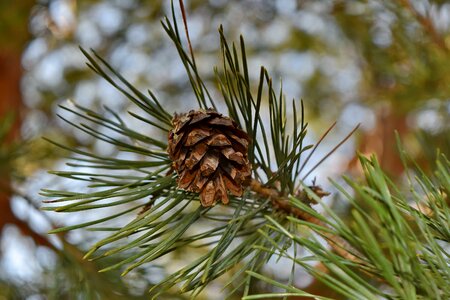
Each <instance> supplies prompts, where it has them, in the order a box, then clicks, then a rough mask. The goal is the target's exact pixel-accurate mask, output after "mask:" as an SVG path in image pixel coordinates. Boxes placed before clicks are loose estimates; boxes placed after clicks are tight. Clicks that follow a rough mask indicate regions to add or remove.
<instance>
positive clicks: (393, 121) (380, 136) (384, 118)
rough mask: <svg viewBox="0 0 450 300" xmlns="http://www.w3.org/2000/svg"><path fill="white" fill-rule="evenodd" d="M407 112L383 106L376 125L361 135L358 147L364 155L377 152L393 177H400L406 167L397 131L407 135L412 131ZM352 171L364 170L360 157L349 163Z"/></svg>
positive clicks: (379, 111) (378, 157)
mask: <svg viewBox="0 0 450 300" xmlns="http://www.w3.org/2000/svg"><path fill="white" fill-rule="evenodd" d="M406 118H407V115H406V114H405V113H400V114H398V113H396V112H395V110H394V108H392V107H391V106H387V105H386V106H383V107H381V108H380V109H378V111H377V112H376V125H375V127H374V128H373V129H372V130H370V131H368V132H365V133H363V134H362V136H360V138H359V141H358V145H357V149H358V151H360V152H361V153H362V154H363V155H366V156H369V155H372V154H375V155H376V157H377V159H378V161H379V162H380V165H381V167H382V169H383V170H384V171H386V173H387V174H389V175H391V177H392V178H394V179H395V178H398V177H399V176H400V175H401V174H402V173H403V171H404V167H403V164H402V161H401V159H400V156H399V154H398V149H397V141H396V137H395V132H396V131H397V132H398V134H399V135H400V136H406V135H407V134H408V132H409V131H410V128H409V127H408V125H407V121H406ZM348 169H349V171H350V172H352V173H354V174H358V175H360V174H361V172H362V170H361V167H360V164H359V160H358V157H356V156H355V157H354V158H353V159H352V160H351V161H350V162H349V165H348Z"/></svg>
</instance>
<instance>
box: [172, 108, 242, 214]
mask: <svg viewBox="0 0 450 300" xmlns="http://www.w3.org/2000/svg"><path fill="white" fill-rule="evenodd" d="M172 124H173V130H171V132H170V133H169V146H168V149H167V151H168V153H169V157H170V158H171V159H172V161H173V164H172V166H173V168H174V169H175V171H176V172H177V174H178V176H179V177H178V187H179V188H181V189H185V190H187V191H190V192H195V193H199V194H200V201H201V203H202V205H203V206H212V205H214V204H215V203H216V202H218V201H221V202H222V203H224V204H227V203H228V202H229V198H228V192H229V193H231V194H232V195H234V196H236V197H239V196H242V193H243V184H245V183H246V181H248V179H249V178H250V175H251V166H250V163H249V161H248V158H247V153H248V145H249V140H250V139H249V137H248V135H247V134H246V133H245V132H244V131H242V130H241V129H239V128H238V125H237V124H236V122H234V121H233V120H232V119H230V118H229V117H226V116H223V115H222V114H220V113H218V112H216V111H214V110H212V109H208V110H199V111H190V112H189V113H187V114H181V115H177V114H176V115H175V116H174V118H173V120H172Z"/></svg>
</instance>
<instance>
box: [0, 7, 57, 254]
mask: <svg viewBox="0 0 450 300" xmlns="http://www.w3.org/2000/svg"><path fill="white" fill-rule="evenodd" d="M27 3H28V9H29V11H30V10H31V7H32V2H31V1H29V2H27ZM14 8H15V6H14V5H12V11H11V12H10V13H14ZM23 9H24V7H22V6H20V5H19V6H18V7H17V10H20V11H21V12H22V10H23ZM17 23H18V24H17V27H20V28H16V27H14V28H13V27H11V31H14V32H16V33H21V34H22V35H27V36H28V32H27V25H28V24H27V22H24V23H23V24H22V23H20V22H17ZM0 26H1V25H0ZM4 26H6V25H4ZM6 27H7V26H6ZM10 33H11V34H12V33H13V32H10ZM11 38H13V39H14V40H15V41H19V40H20V41H24V40H26V37H24V36H13V35H11ZM24 46H25V45H23V44H22V45H20V47H19V46H17V45H16V44H13V43H11V44H3V45H0V122H1V121H3V120H4V118H5V117H6V116H7V115H12V116H13V118H14V122H13V124H12V126H11V127H10V128H9V132H8V134H7V136H6V138H5V139H3V140H0V147H1V148H3V149H7V148H8V147H10V146H11V145H12V144H13V143H15V142H18V141H19V139H20V134H19V133H20V125H21V112H22V110H23V106H22V94H21V90H20V82H21V77H22V64H21V56H22V50H23V47H24ZM10 177H11V165H9V164H8V163H7V162H4V163H2V165H0V234H1V233H2V231H3V228H4V227H5V225H7V224H14V225H16V226H17V227H18V228H19V229H20V231H21V232H22V233H23V234H25V235H27V236H30V237H32V238H33V240H34V241H35V242H36V243H37V244H40V245H45V246H49V247H52V245H51V244H50V243H49V241H48V240H47V239H46V238H45V237H43V236H41V235H39V234H37V233H36V232H34V231H33V229H32V228H31V227H30V226H29V224H28V223H27V222H25V221H22V220H20V219H18V218H17V217H16V216H15V215H14V213H13V211H12V209H11V196H12V194H13V193H12V190H11V182H10V180H11V178H10Z"/></svg>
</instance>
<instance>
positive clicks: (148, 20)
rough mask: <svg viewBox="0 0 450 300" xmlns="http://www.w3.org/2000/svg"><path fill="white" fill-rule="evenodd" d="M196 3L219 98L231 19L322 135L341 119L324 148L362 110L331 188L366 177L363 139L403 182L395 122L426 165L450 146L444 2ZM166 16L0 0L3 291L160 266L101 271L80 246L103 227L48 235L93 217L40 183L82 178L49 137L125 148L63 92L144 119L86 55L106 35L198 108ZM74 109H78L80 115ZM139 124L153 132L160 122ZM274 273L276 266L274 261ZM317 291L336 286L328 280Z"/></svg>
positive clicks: (175, 99) (151, 4)
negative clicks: (61, 173) (69, 109)
mask: <svg viewBox="0 0 450 300" xmlns="http://www.w3.org/2000/svg"><path fill="white" fill-rule="evenodd" d="M185 5H186V9H187V12H188V22H189V28H190V34H191V40H192V44H193V48H194V51H195V53H196V56H197V64H198V66H199V68H200V72H201V75H202V76H203V77H204V79H205V81H206V82H207V84H208V87H210V89H211V92H212V94H213V95H214V96H216V97H218V98H220V97H221V96H220V93H219V92H218V90H217V88H216V85H215V83H214V72H213V67H214V66H220V65H221V61H220V53H219V36H218V33H217V28H218V26H219V25H220V24H223V26H224V29H225V34H226V36H228V37H229V40H234V41H237V40H238V38H239V35H240V34H242V35H243V36H244V38H245V41H246V47H247V50H248V59H249V71H250V74H251V75H253V77H252V79H253V80H254V81H255V82H256V81H257V80H258V77H259V67H260V66H261V65H264V66H265V67H266V68H267V69H268V70H269V72H270V74H271V75H272V77H273V78H274V81H275V82H277V84H279V83H280V82H281V78H282V83H283V90H284V92H285V94H286V97H287V99H292V98H294V99H296V100H300V99H303V100H304V103H305V109H306V117H307V122H308V123H309V124H310V127H309V128H310V130H309V134H310V135H309V137H308V139H309V140H310V141H311V142H313V141H317V140H318V138H319V137H320V135H321V133H322V132H323V131H324V130H326V129H327V128H328V127H329V126H330V125H331V124H332V123H333V122H334V121H337V122H338V125H337V126H336V128H335V129H334V131H333V132H332V133H331V134H330V135H329V137H328V138H327V140H326V142H325V143H324V144H323V145H322V146H321V147H322V148H323V150H321V151H324V152H325V151H327V150H330V149H331V148H332V147H333V146H334V145H335V144H336V143H337V142H338V141H339V140H340V139H342V137H343V136H345V135H346V133H347V132H349V131H350V130H351V129H352V128H353V127H354V126H355V125H356V124H358V123H361V128H360V129H359V130H358V132H357V133H356V134H355V135H354V136H353V137H352V138H351V140H350V141H349V142H347V143H346V144H345V145H344V146H343V147H342V148H340V149H339V151H337V152H336V153H335V154H334V155H333V156H332V158H330V159H329V160H327V161H326V162H325V163H324V164H323V165H322V166H321V168H319V170H318V171H317V172H316V174H314V175H315V176H316V178H317V183H318V184H320V185H322V186H325V187H328V184H327V177H331V178H333V179H335V180H338V181H339V176H340V175H342V174H350V175H352V176H359V174H360V170H359V169H358V164H357V162H356V159H355V151H356V150H358V151H360V152H362V153H364V154H371V153H375V154H377V155H378V157H379V160H380V161H381V163H382V166H383V167H384V168H385V170H387V171H388V173H389V174H391V175H392V177H393V178H394V179H395V180H398V181H399V182H401V180H402V173H403V167H402V165H401V162H400V160H399V158H398V155H397V150H396V142H395V135H394V130H397V131H398V132H399V134H400V136H401V138H402V140H403V142H404V145H405V147H406V148H407V150H408V151H409V153H410V154H411V155H413V156H414V157H415V159H416V160H417V161H418V162H419V163H420V164H422V165H423V166H424V167H425V168H428V167H430V165H431V164H432V161H433V157H434V156H435V155H436V149H437V148H439V149H440V151H441V152H444V153H447V154H450V152H449V151H450V150H449V149H450V137H449V128H450V3H449V2H448V1H428V0H394V1H387V0H386V1H383V0H369V1H338V0H326V1H312V0H311V1H308V0H277V1H275V0H273V1H269V0H246V1H226V0H209V1H206V0H205V1H199V0H191V1H185ZM166 14H167V15H170V1H168V0H167V1H166V0H164V1H163V0H148V1H144V0H111V1H107V0H103V1H102V0H98V1H90V0H40V1H37V0H21V1H13V0H2V1H0V299H33V300H34V299H104V298H105V299H106V298H108V299H140V298H146V297H145V292H146V290H147V289H148V287H149V284H151V283H152V282H157V281H159V280H161V279H162V277H161V276H162V275H161V274H163V273H164V272H162V271H160V270H152V269H148V268H147V269H146V268H142V269H140V270H138V271H135V272H134V273H132V274H130V275H128V276H127V277H125V278H120V276H119V274H118V273H114V272H110V273H106V274H105V273H101V274H99V273H97V270H98V269H99V268H100V267H101V266H100V265H97V264H94V263H91V262H87V261H83V260H82V256H83V253H85V251H86V249H88V248H89V246H90V245H92V243H93V241H94V240H97V238H98V237H97V235H98V233H95V232H86V231H82V230H79V231H75V232H71V233H70V234H66V235H59V236H48V235H47V234H46V232H47V231H48V230H50V229H51V228H54V227H56V226H61V225H69V224H75V223H76V222H80V220H81V219H84V218H86V217H87V216H85V215H84V214H83V216H74V215H72V214H71V215H63V214H55V213H51V214H48V213H45V212H43V211H41V210H39V208H40V206H41V202H42V200H43V198H42V197H40V196H39V190H40V189H41V188H54V189H57V188H58V189H60V188H63V187H64V186H71V189H72V190H73V185H74V184H76V183H74V181H71V180H67V181H65V180H63V179H61V178H55V177H54V176H52V175H50V174H48V173H47V170H49V169H58V170H63V169H65V168H68V167H67V166H65V162H66V157H67V156H68V155H69V153H67V152H64V151H62V150H61V149H57V148H55V147H53V146H51V145H50V144H49V143H47V142H46V141H44V140H43V139H42V136H45V137H48V138H50V139H53V140H55V141H57V142H60V143H64V144H66V145H70V146H76V147H83V148H86V149H90V150H92V151H96V152H98V153H101V154H107V155H114V154H115V153H116V151H117V149H114V148H112V147H111V146H110V145H108V144H106V143H103V142H100V141H97V140H94V139H92V138H90V137H88V136H86V135H84V134H82V133H81V132H80V131H77V130H76V129H74V128H73V127H71V126H70V125H68V124H67V123H64V122H63V121H62V120H61V119H59V118H58V117H57V114H64V111H62V110H61V109H60V108H59V107H58V105H69V106H70V105H71V101H76V102H77V103H78V104H81V105H83V106H86V107H90V108H92V109H94V110H97V111H104V110H105V108H104V106H105V105H106V106H107V107H109V108H110V109H112V110H114V111H116V112H118V113H120V114H123V116H124V118H125V119H126V120H127V121H128V122H130V125H129V126H130V127H133V122H135V121H133V119H132V118H129V117H127V114H126V112H127V110H133V109H135V108H134V107H132V106H130V103H129V102H128V101H127V100H126V99H125V98H124V97H123V96H122V95H121V94H119V93H118V92H117V91H116V90H115V89H114V88H113V87H112V86H110V85H108V84H107V83H106V81H105V80H103V79H102V78H100V77H99V76H97V75H95V74H94V73H93V72H92V71H90V70H89V69H88V68H87V67H86V64H85V62H86V59H85V58H84V57H83V55H82V53H81V51H80V50H79V49H78V47H79V46H82V47H83V48H86V49H89V48H92V49H95V50H96V51H97V52H98V53H100V55H102V56H103V57H104V58H105V59H106V60H107V61H108V62H109V63H111V65H113V66H114V67H115V68H117V69H118V70H119V71H120V72H121V73H122V74H123V75H124V77H125V78H127V79H128V80H129V81H130V82H131V83H133V84H134V85H135V86H136V87H138V88H140V89H142V90H146V89H148V88H150V89H151V90H152V91H154V92H155V94H156V95H157V97H158V98H159V99H160V100H161V101H162V102H163V104H164V105H165V106H166V107H167V108H168V109H169V111H173V112H175V111H177V112H184V111H188V110H189V109H192V108H195V107H196V102H195V98H194V94H193V93H192V92H191V89H190V86H189V82H188V78H187V77H186V76H185V73H184V69H183V66H182V65H181V64H180V60H179V59H178V55H177V52H176V49H175V48H174V47H173V46H172V44H171V43H170V40H169V38H168V37H166V36H165V34H164V31H163V29H162V27H161V25H160V20H161V19H162V18H163V16H164V15H166ZM65 117H67V118H69V119H70V120H71V121H74V122H77V118H76V116H73V115H67V116H66V115H65ZM139 129H140V130H141V132H143V133H146V134H147V133H148V134H152V132H151V131H152V129H151V128H139ZM161 138H165V137H161ZM56 187H57V188H56ZM105 214H106V215H107V214H108V212H106V213H105ZM343 214H345V211H343ZM98 216H99V215H98V214H97V215H95V217H97V218H98ZM118 225H119V226H120V224H118ZM110 263H111V262H108V261H102V262H100V263H99V264H110ZM168 269H169V271H167V272H170V266H169V268H168ZM266 272H267V273H269V274H270V273H272V272H274V270H271V268H270V266H268V267H267V270H266ZM287 272H288V273H289V272H290V268H289V269H288V270H287ZM276 273H277V274H275V275H273V276H278V277H282V276H284V275H285V274H283V272H282V271H281V272H280V271H277V272H276ZM300 275H302V274H300ZM298 278H299V279H298V282H295V284H296V285H297V286H298V287H302V288H305V289H307V290H309V291H311V292H317V290H316V289H317V286H316V283H315V282H314V281H312V280H311V278H308V277H307V276H306V275H305V274H303V275H302V276H299V277H298ZM220 286H221V285H220V279H219V280H218V281H217V284H216V285H213V286H211V287H210V288H209V289H208V290H207V291H206V292H205V293H204V295H203V297H204V298H205V299H221V297H220V296H217V295H219V291H220ZM255 288H258V289H261V290H264V289H267V288H268V287H264V286H259V287H255ZM325 290H326V289H325ZM321 292H322V293H325V294H326V291H324V289H323V287H322V288H321ZM213 295H215V296H213ZM167 297H168V299H169V298H171V297H172V298H174V299H177V298H179V299H182V298H183V297H181V296H176V295H168V296H167ZM186 298H188V297H186Z"/></svg>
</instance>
